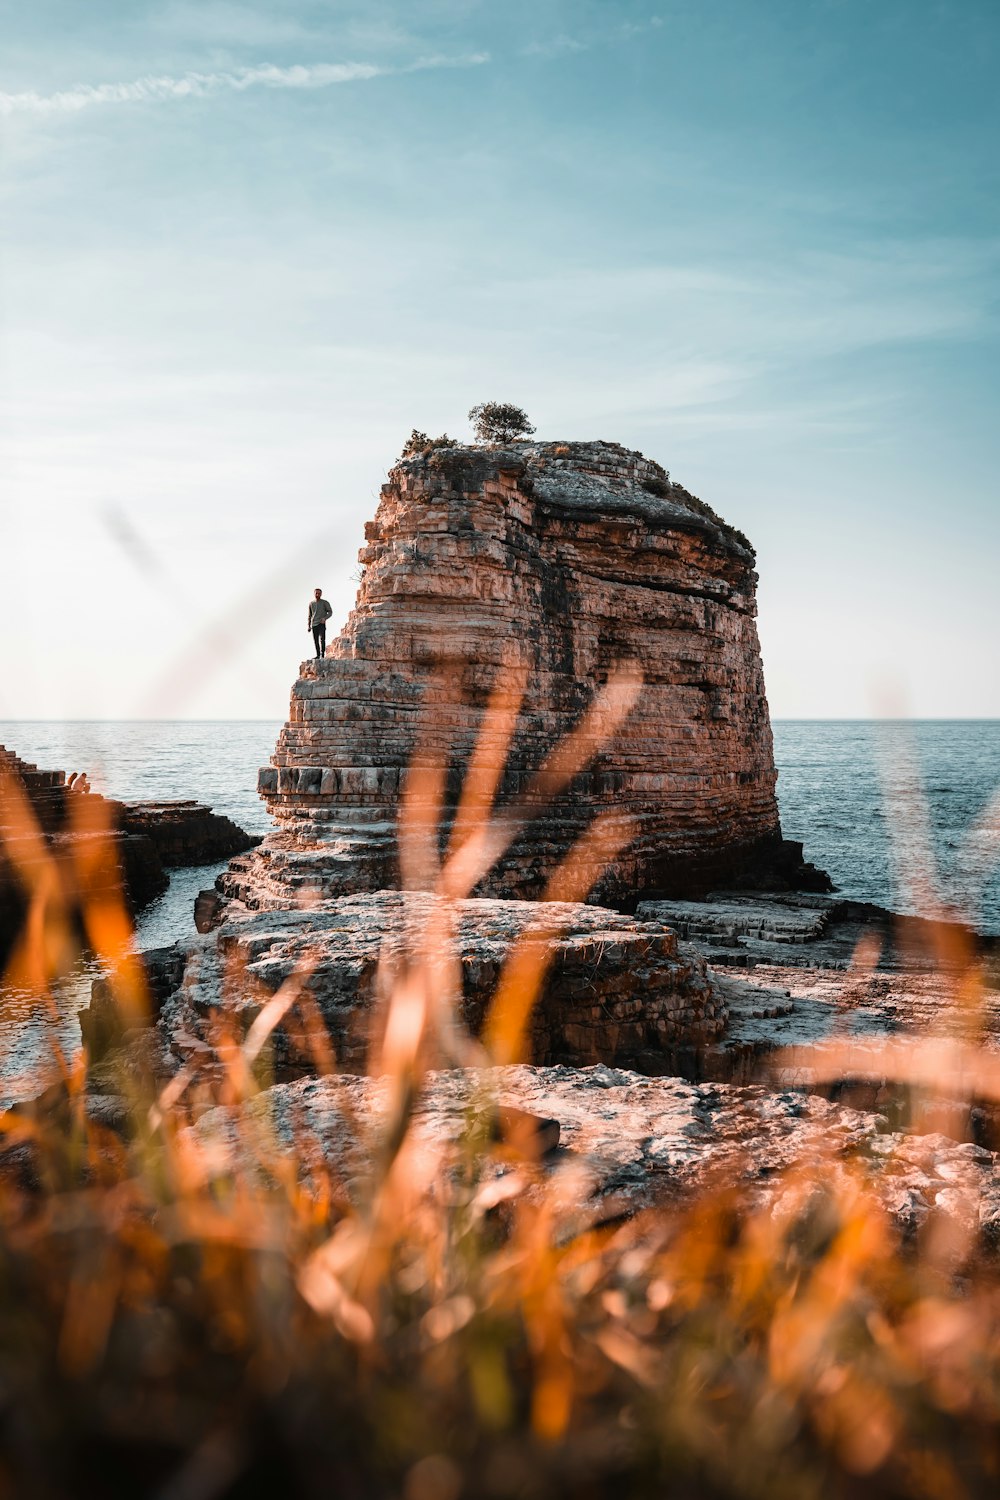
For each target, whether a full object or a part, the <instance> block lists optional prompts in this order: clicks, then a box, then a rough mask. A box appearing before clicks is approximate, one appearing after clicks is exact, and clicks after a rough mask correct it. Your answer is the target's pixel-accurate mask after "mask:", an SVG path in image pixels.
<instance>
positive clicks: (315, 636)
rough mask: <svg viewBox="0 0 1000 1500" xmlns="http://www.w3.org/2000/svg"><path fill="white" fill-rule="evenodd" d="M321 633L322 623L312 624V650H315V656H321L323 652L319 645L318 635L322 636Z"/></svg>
mask: <svg viewBox="0 0 1000 1500" xmlns="http://www.w3.org/2000/svg"><path fill="white" fill-rule="evenodd" d="M322 634H323V627H322V625H314V626H313V650H314V651H315V652H316V655H317V656H322V654H323V649H322V648H321V647H320V637H321V636H322Z"/></svg>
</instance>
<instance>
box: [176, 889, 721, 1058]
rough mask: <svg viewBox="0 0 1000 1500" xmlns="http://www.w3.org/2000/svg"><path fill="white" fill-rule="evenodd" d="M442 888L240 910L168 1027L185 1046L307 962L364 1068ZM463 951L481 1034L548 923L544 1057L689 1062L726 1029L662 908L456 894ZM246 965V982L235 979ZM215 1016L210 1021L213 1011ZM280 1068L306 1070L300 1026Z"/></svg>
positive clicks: (200, 963)
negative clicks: (299, 907)
mask: <svg viewBox="0 0 1000 1500" xmlns="http://www.w3.org/2000/svg"><path fill="white" fill-rule="evenodd" d="M433 901H434V898H433V897H430V896H423V895H413V894H411V895H409V896H407V897H406V898H404V897H403V895H402V894H401V893H400V892H398V891H379V892H376V893H374V894H365V895H359V896H342V897H339V898H337V899H334V900H330V901H324V902H321V903H319V904H318V905H317V906H314V907H311V908H310V909H309V910H308V911H265V912H257V913H253V914H247V913H238V914H233V913H232V912H230V914H229V917H228V919H227V921H226V922H225V923H224V924H223V926H222V927H221V929H220V931H219V934H218V939H217V943H216V944H215V945H212V944H209V945H207V946H205V947H203V948H202V949H201V950H200V952H199V956H198V960H197V962H196V963H195V964H194V965H192V972H191V974H190V977H189V982H188V984H187V986H186V987H184V988H182V989H181V990H180V991H179V992H178V994H177V996H176V997H175V1002H174V1003H173V1004H171V1006H170V1013H169V1018H168V1019H169V1037H170V1045H171V1047H172V1049H173V1051H174V1053H175V1054H176V1055H177V1056H178V1057H180V1058H181V1059H183V1060H187V1056H188V1054H189V1051H190V1047H191V1045H192V1044H194V1045H195V1047H196V1048H200V1047H201V1045H202V1043H203V1041H204V1039H205V1036H206V1035H207V1036H209V1037H211V1034H212V1029H213V1027H212V1020H213V1013H217V1012H218V1010H219V1009H220V1008H221V1009H225V1010H226V1012H227V1013H228V1015H229V1017H230V1018H231V1019H232V1018H236V1019H237V1020H242V1022H243V1025H244V1026H249V1024H250V1023H251V1021H252V1020H253V1018H254V1017H255V1016H256V1015H257V1013H258V1011H259V1010H260V1007H261V1004H262V1003H263V1002H264V1000H266V999H267V997H269V996H270V995H272V994H274V993H275V991H277V990H278V989H279V988H280V987H281V985H282V984H284V982H285V981H286V980H287V979H289V978H291V977H292V976H293V975H295V974H300V973H301V974H306V973H308V977H307V978H306V980H305V986H306V989H307V990H308V991H309V992H310V993H311V994H312V996H313V997H314V998H315V1000H316V1002H317V1004H318V1007H319V1011H320V1014H321V1015H322V1017H323V1020H324V1022H325V1025H326V1028H327V1031H328V1033H329V1035H330V1038H331V1040H332V1042H333V1045H334V1052H335V1055H336V1058H337V1061H338V1064H339V1065H340V1066H341V1067H344V1068H347V1069H349V1070H350V1071H352V1072H364V1071H365V1069H366V1068H367V1067H368V1066H369V1065H370V1054H369V1040H370V1035H369V1034H370V1030H371V1026H372V1022H373V1020H376V1021H377V1020H380V1019H381V1017H380V1016H379V1015H378V1000H379V964H380V960H381V961H388V962H389V963H390V964H391V963H392V962H394V961H396V960H402V959H403V958H404V957H405V954H406V952H407V943H408V938H409V935H410V934H411V933H413V932H416V933H417V934H419V933H420V932H421V931H423V930H425V929H426V928H427V927H428V925H429V923H430V921H431V919H432V911H431V906H432V903H433ZM453 928H454V932H453V940H454V952H455V954H456V957H457V959H458V969H459V972H460V975H461V980H460V983H461V994H460V995H459V996H457V1001H458V1004H457V1009H458V1012H459V1018H460V1020H461V1021H462V1023H463V1025H464V1026H465V1028H467V1030H468V1031H469V1032H471V1033H472V1034H473V1035H478V1034H479V1033H480V1032H481V1030H482V1027H483V1023H484V1019H485V1016H486V1013H487V1011H488V1009H489V1004H490V1001H491V1000H492V998H493V996H494V995H495V993H496V990H497V986H498V981H499V979H500V974H501V970H502V967H503V964H504V961H505V960H506V959H507V957H508V955H509V954H510V952H511V950H512V949H513V948H514V946H515V944H516V942H517V940H518V939H519V938H520V937H521V936H522V934H524V935H527V936H530V934H531V931H532V930H533V929H534V930H535V931H536V932H538V931H541V932H544V934H545V936H544V939H543V940H544V943H545V948H546V952H547V956H548V964H547V968H546V972H545V977H544V981H543V983H542V986H541V992H540V994H539V998H538V1001H537V1003H536V1004H535V1006H534V1008H533V1011H532V1014H531V1019H530V1024H529V1028H528V1037H527V1047H526V1052H527V1055H528V1056H529V1057H530V1058H531V1059H532V1060H533V1061H535V1062H538V1063H545V1064H548V1063H573V1064H577V1065H581V1066H584V1065H587V1064H590V1063H596V1062H600V1061H603V1060H606V1059H607V1058H615V1059H617V1060H618V1061H619V1062H620V1063H621V1064H622V1065H623V1066H628V1067H632V1068H636V1069H638V1070H639V1071H641V1072H643V1073H650V1074H662V1073H671V1072H676V1071H678V1070H679V1068H680V1067H681V1066H682V1064H684V1063H685V1062H686V1063H687V1064H688V1065H689V1066H690V1064H691V1055H692V1054H693V1053H694V1052H695V1050H696V1049H699V1048H704V1047H706V1046H707V1045H709V1044H710V1043H712V1042H714V1041H716V1040H717V1039H718V1037H719V1036H720V1034H721V1032H722V1029H723V1026H724V1024H725V1018H726V1010H725V1005H724V1003H723V1002H722V1001H721V1000H720V999H719V998H718V996H717V995H716V994H715V993H714V992H713V989H712V986H711V985H710V984H709V982H708V979H707V977H706V973H705V966H704V964H703V963H702V961H701V959H700V958H699V957H698V955H697V954H696V953H695V952H694V951H693V950H689V951H687V952H685V954H683V955H681V954H679V952H678V947H677V940H676V938H675V936H674V934H673V932H671V931H670V929H669V928H668V927H666V926H664V925H663V924H662V923H661V922H656V921H650V922H640V921H637V920H636V918H634V917H629V916H623V915H621V914H620V913H618V912H614V911H608V910H606V909H604V908H602V907H599V906H585V905H583V904H580V903H572V902H528V901H499V900H489V899H485V898H477V899H476V900H472V901H461V902H458V903H457V904H456V907H455V910H454V923H453ZM233 973H235V974H238V975H239V985H238V989H237V991H236V993H234V986H233V984H232V983H231V982H230V983H227V974H233ZM205 1021H207V1022H208V1024H207V1026H205V1025H204V1024H203V1023H204V1022H205ZM276 1048H277V1050H276V1057H275V1063H276V1066H277V1067H278V1070H279V1071H286V1070H288V1069H289V1068H291V1070H292V1071H298V1072H301V1071H302V1068H303V1066H306V1067H308V1065H309V1062H310V1058H309V1056H308V1054H306V1055H305V1056H304V1057H302V1056H300V1057H298V1058H296V1056H295V1051H294V1047H293V1046H291V1045H290V1041H289V1037H288V1036H287V1034H285V1033H284V1032H282V1031H280V1030H279V1032H278V1035H277V1042H276Z"/></svg>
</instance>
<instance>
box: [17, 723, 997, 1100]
mask: <svg viewBox="0 0 1000 1500" xmlns="http://www.w3.org/2000/svg"><path fill="white" fill-rule="evenodd" d="M280 727H281V725H280V723H279V722H278V721H273V722H269V721H261V720H255V721H252V722H246V723H169V722H161V723H148V722H143V723H136V722H129V723H106V722H97V723H94V722H89V723H29V722H25V721H20V722H3V721H0V744H5V745H7V746H8V748H9V749H12V750H15V751H16V752H17V753H18V754H19V755H21V756H23V757H25V758H26V759H28V760H33V761H35V762H36V764H37V765H39V766H42V767H46V768H58V769H62V770H65V771H74V770H86V771H87V772H88V773H89V775H90V779H91V783H92V785H93V786H94V787H95V788H96V789H98V790H101V791H106V792H108V793H109V794H112V795H114V796H116V797H119V798H122V799H123V800H125V801H137V800H140V799H161V798H163V799H166V798H177V797H193V798H197V799H198V800H199V801H203V802H207V803H208V804H209V805H210V806H212V807H213V808H214V809H215V810H216V812H221V813H226V814H227V815H228V816H229V817H231V818H233V819H235V821H236V822H237V823H239V824H240V825H241V826H242V827H244V828H247V829H249V830H250V831H252V832H255V833H265V832H266V831H267V829H268V826H269V823H268V818H267V814H266V812H265V810H264V807H263V804H262V803H261V802H260V801H259V800H258V797H257V793H256V790H255V788H256V782H257V768H258V766H262V765H266V764H267V761H268V757H269V756H270V753H271V750H272V748H273V746H274V742H275V739H276V738H277V735H278V731H279V729H280ZM774 741H775V760H776V762H777V765H778V771H779V777H778V799H779V802H780V806H781V819H782V825H783V827H784V831H785V834H786V836H787V837H788V838H795V839H800V840H801V841H802V842H803V843H804V844H805V849H806V857H807V858H809V859H811V860H812V861H813V862H814V863H815V864H818V865H820V866H821V867H822V868H823V869H825V870H828V871H829V872H830V874H831V876H832V877H833V880H834V882H835V883H836V885H837V887H838V888H839V889H840V890H842V891H843V892H844V893H845V894H846V895H850V896H852V897H855V898H857V899H859V900H865V901H875V902H878V903H879V904H880V905H883V906H889V907H892V908H894V909H896V910H917V909H920V908H921V907H923V906H925V901H924V898H923V895H922V892H921V890H920V889H919V887H918V886H917V887H915V885H914V879H913V876H914V872H916V873H917V874H918V875H919V874H920V872H921V871H925V872H926V871H927V870H928V869H931V868H932V870H933V881H934V889H935V894H936V896H937V898H938V899H941V900H944V901H946V902H947V903H949V904H950V905H951V906H953V907H955V908H956V909H957V910H959V911H960V912H962V913H963V914H964V915H965V916H966V917H967V918H968V919H970V920H972V921H973V922H974V923H975V925H976V926H978V927H979V928H980V929H981V930H983V931H985V932H990V933H997V934H1000V873H998V863H1000V861H998V855H1000V803H998V804H997V805H996V806H997V815H996V817H995V818H994V826H993V827H991V826H990V825H989V822H988V819H987V810H988V808H989V805H990V802H991V799H992V798H993V797H994V796H995V795H996V794H997V792H998V789H1000V720H984V721H969V720H956V721H942V720H937V721H924V722H910V723H903V724H885V723H872V722H868V721H858V722H817V721H795V720H781V721H778V722H777V723H775V725H774ZM925 850H929V851H930V855H929V857H928V855H927V854H926V853H925V852H924V851H925ZM222 868H223V867H222V866H221V865H212V866H205V867H202V868H201V869H196V870H177V871H174V872H173V875H172V878H171V884H170V890H169V891H168V892H167V893H166V895H164V896H163V897H161V899H160V900H159V901H157V902H155V903H154V904H153V905H152V906H151V907H149V908H148V910H147V911H145V912H144V913H143V914H142V916H141V918H140V920H139V925H138V930H137V934H136V938H137V944H138V946H139V947H140V948H151V947H156V946H158V945H160V944H164V943H170V942H173V941H174V939H175V938H178V937H185V936H188V935H190V934H191V933H192V932H193V930H194V929H193V922H192V916H191V912H192V906H193V903H194V898H195V895H196V894H197V892H198V891H199V890H201V889H202V888H203V887H205V886H208V885H211V883H212V881H213V880H214V879H215V876H216V874H217V873H218V872H219V870H220V869H222ZM88 1001H89V975H88V974H87V973H82V974H81V975H79V976H78V977H77V979H76V980H74V981H73V982H71V983H69V984H68V985H67V986H66V989H65V992H64V994H63V996H62V997H61V1005H60V1009H61V1012H62V1015H61V1019H60V1023H59V1026H58V1029H57V1035H58V1036H59V1039H60V1042H61V1044H62V1045H63V1046H65V1047H66V1048H67V1049H68V1050H70V1051H74V1050H75V1049H76V1047H78V1046H79V1029H78V1027H77V1025H76V1022H75V1019H74V1018H75V1012H76V1010H77V1009H78V1008H79V1006H80V1005H83V1004H87V1003H88ZM50 1035H51V1032H50V1027H49V1022H48V1020H47V1019H46V1018H45V1017H43V1016H42V1015H41V1014H39V1012H38V1010H37V1007H36V1006H35V1005H34V1004H33V1003H32V1001H31V1000H30V998H29V997H28V996H19V995H16V994H12V993H11V992H9V991H8V992H7V994H6V995H5V996H4V998H3V1005H2V1008H0V1096H6V1097H7V1098H17V1097H25V1096H26V1095H27V1094H30V1093H32V1092H34V1091H35V1088H36V1087H37V1084H36V1082H35V1080H37V1078H38V1076H39V1073H40V1072H44V1067H43V1062H44V1058H45V1056H46V1055H47V1054H48V1053H49V1052H50V1044H49V1040H48V1039H49V1037H50Z"/></svg>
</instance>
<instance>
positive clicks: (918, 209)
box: [0, 0, 1000, 719]
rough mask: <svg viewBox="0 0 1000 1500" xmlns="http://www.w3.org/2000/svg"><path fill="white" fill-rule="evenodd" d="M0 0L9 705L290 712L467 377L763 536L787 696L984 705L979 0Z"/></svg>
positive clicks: (987, 640) (991, 678) (990, 484)
mask: <svg viewBox="0 0 1000 1500" xmlns="http://www.w3.org/2000/svg"><path fill="white" fill-rule="evenodd" d="M0 25H2V34H3V37H4V46H3V49H2V53H0V641H2V644H3V655H2V661H0V718H63V717H68V718H129V717H164V718H175V717H178V718H220V719H221V718H266V719H280V718H282V717H283V716H284V714H285V712H286V706H287V703H288V692H289V688H290V685H291V683H292V681H293V680H294V678H295V676H296V674H297V670H298V663H299V660H300V659H301V658H302V657H303V656H305V655H306V654H307V650H308V645H309V638H308V637H307V635H306V632H305V617H306V603H307V601H308V598H309V597H310V594H311V591H312V588H313V587H314V586H315V585H317V584H318V585H320V586H322V587H323V588H324V590H325V592H326V595H327V597H328V598H329V599H330V602H331V604H332V605H333V609H334V616H335V619H334V622H333V623H334V624H339V623H340V622H341V621H342V620H343V619H345V618H346V615H347V612H348V610H349V608H350V605H351V603H352V600H353V596H354V591H355V588H356V582H355V580H354V578H353V577H352V575H353V574H354V573H355V571H356V568H357V550H358V548H359V547H360V546H361V545H362V543H363V530H364V522H365V520H366V519H368V518H369V517H370V516H371V515H372V514H373V512H374V509H375V506H376V503H377V499H378V491H379V486H380V484H381V483H382V481H383V479H384V475H385V471H386V469H387V468H388V467H389V466H390V465H391V464H392V462H393V460H394V458H395V456H396V455H397V454H398V453H399V451H400V448H401V445H402V442H403V440H404V439H405V437H406V435H407V434H408V433H409V431H410V429H411V428H413V427H418V428H421V429H423V430H426V431H428V432H431V433H438V432H441V431H448V432H449V433H451V434H452V435H453V436H456V437H466V436H468V435H469V425H468V422H467V419H466V413H467V411H468V409H469V407H470V406H472V405H473V403H475V402H478V401H482V400H490V399H495V400H504V401H514V402H516V403H518V404H520V405H522V406H524V407H525V408H526V409H527V411H528V413H529V415H530V417H531V419H532V420H533V421H534V423H535V424H536V426H537V428H538V433H539V436H540V437H543V438H551V439H563V440H565V439H593V438H605V439H608V440H612V441H617V442H621V443H624V444H626V445H628V446H629V447H634V448H639V449H641V450H642V451H643V452H645V453H646V454H648V455H649V456H651V457H654V458H656V459H658V460H659V461H660V462H661V463H662V464H664V465H665V466H666V467H667V468H668V469H669V470H670V472H671V474H672V476H673V477H674V478H676V479H678V480H680V481H681V482H682V483H683V484H684V485H685V486H686V487H687V488H688V489H690V490H692V491H693V492H694V493H696V494H698V495H700V496H701V497H702V498H703V499H705V500H707V501H708V502H709V503H710V504H711V505H712V506H713V507H714V508H715V509H716V510H717V511H719V512H720V513H721V514H722V515H723V516H725V517H726V519H727V520H729V521H731V522H732V523H733V524H734V525H736V526H738V527H739V528H740V529H741V530H743V531H744V532H746V533H747V535H748V536H749V537H750V539H751V540H752V542H753V543H754V545H755V547H756V548H757V555H758V569H759V573H760V585H759V605H760V634H761V641H762V646H763V653H764V668H765V677H766V682H767V688H768V697H769V702H770V706H771V711H772V714H773V715H774V716H775V717H806V718H813V717H815V718H840V717H867V716H869V715H878V714H884V713H890V714H913V715H914V716H918V717H938V716H940V717H953V716H955V717H996V716H1000V672H998V671H997V665H996V650H997V642H998V638H1000V602H998V600H1000V590H998V588H997V564H998V559H1000V505H998V503H997V482H996V475H997V469H998V459H1000V421H998V420H997V395H998V384H1000V374H998V371H1000V364H998V348H1000V323H998V306H997V286H998V275H997V273H998V269H1000V191H998V188H1000V180H998V179H1000V150H998V145H1000V139H998V136H1000V130H998V125H1000V91H998V90H997V87H996V78H997V76H998V63H1000V56H998V54H1000V8H998V6H997V4H996V0H940V3H931V0H670V3H667V0H664V3H659V0H645V3H642V4H639V3H632V0H620V3H618V0H574V3H572V4H571V3H568V0H530V3H529V0H504V3H503V4H502V5H501V4H497V3H495V0H490V3H485V0H405V3H403V0H342V3H340V0H338V3H332V0H326V3H320V0H284V3H282V0H260V3H253V0H245V3H240V0H88V3H87V4H86V5H81V4H80V3H79V0H32V3H31V4H30V5H25V4H23V3H22V0H18V3H12V0H0Z"/></svg>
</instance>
